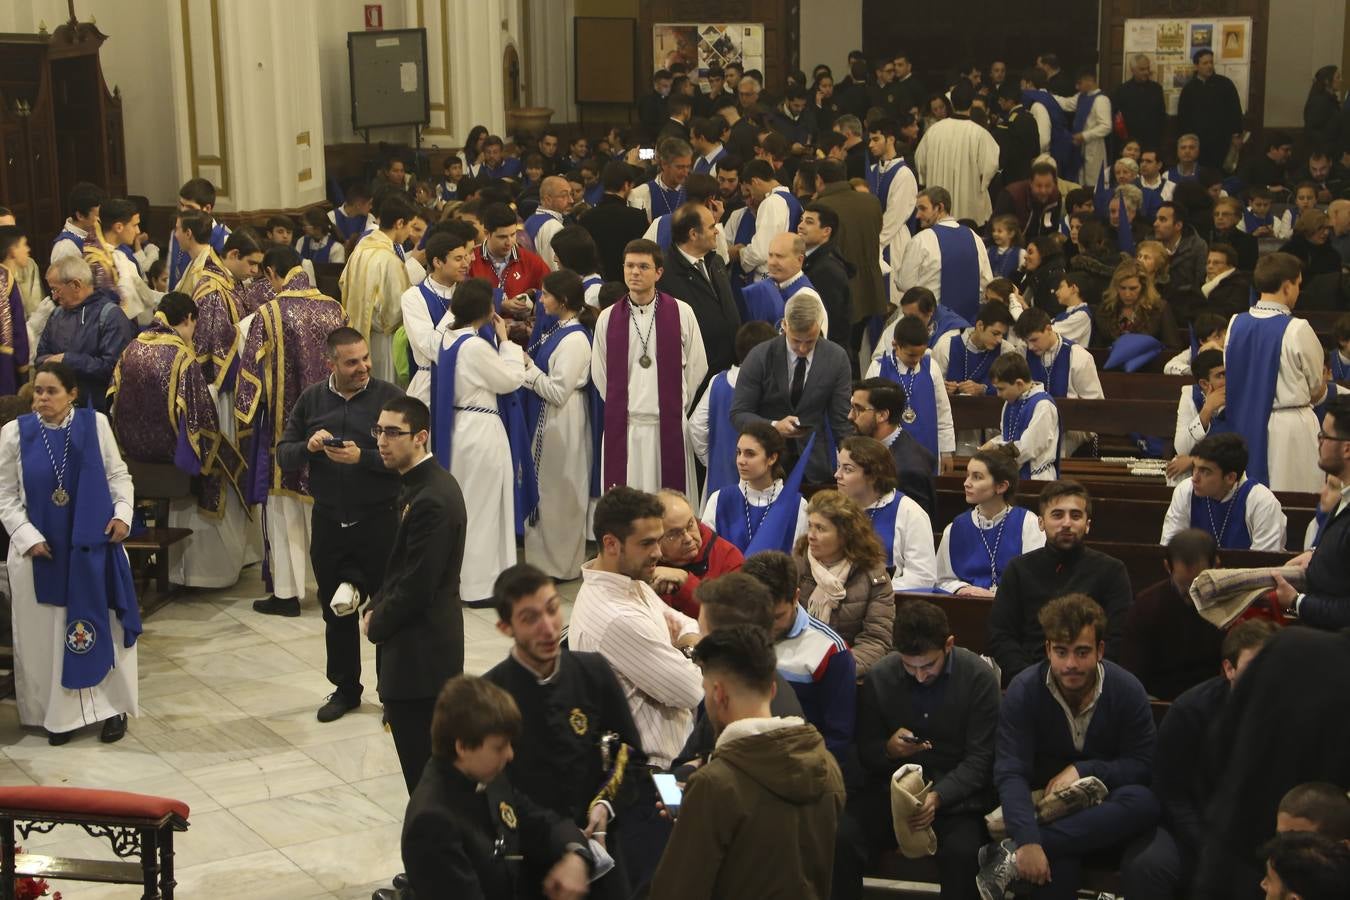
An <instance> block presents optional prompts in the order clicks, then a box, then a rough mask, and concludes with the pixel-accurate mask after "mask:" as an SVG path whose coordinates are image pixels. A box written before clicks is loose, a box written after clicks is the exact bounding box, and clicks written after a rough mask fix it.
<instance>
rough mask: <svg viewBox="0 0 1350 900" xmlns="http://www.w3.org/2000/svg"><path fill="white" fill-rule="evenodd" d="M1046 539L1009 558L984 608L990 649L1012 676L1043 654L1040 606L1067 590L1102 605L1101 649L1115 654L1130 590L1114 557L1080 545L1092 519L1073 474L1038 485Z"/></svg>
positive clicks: (1089, 502)
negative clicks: (1103, 643) (989, 605)
mask: <svg viewBox="0 0 1350 900" xmlns="http://www.w3.org/2000/svg"><path fill="white" fill-rule="evenodd" d="M1039 506H1040V513H1041V529H1042V530H1043V531H1044V532H1045V540H1046V543H1045V546H1044V547H1041V548H1040V549H1038V550H1032V551H1030V552H1029V553H1023V554H1022V555H1021V556H1019V557H1017V558H1016V559H1014V560H1013V561H1012V562H1011V563H1009V564H1008V568H1007V569H1005V570H1004V572H1003V580H1002V581H1000V582H999V585H998V593H996V594H995V595H994V607H993V609H992V610H990V613H989V655H990V656H992V657H993V658H994V662H996V663H998V665H999V668H1000V669H1002V670H1003V684H1004V685H1005V686H1006V685H1007V684H1008V682H1010V681H1012V679H1013V676H1015V675H1016V674H1017V673H1018V672H1021V671H1022V670H1023V669H1025V668H1027V667H1028V666H1033V665H1036V664H1037V663H1038V662H1040V660H1041V658H1043V657H1044V655H1045V634H1044V632H1042V631H1041V624H1040V621H1039V620H1038V619H1037V615H1038V614H1039V613H1040V610H1041V607H1042V606H1044V605H1045V604H1046V603H1048V602H1050V601H1051V600H1053V599H1054V598H1056V597H1062V596H1064V595H1065V594H1086V595H1088V596H1089V597H1091V598H1092V599H1093V600H1095V601H1097V603H1098V604H1099V605H1100V606H1101V607H1102V609H1104V610H1105V611H1106V618H1107V622H1106V654H1107V656H1108V658H1110V659H1120V649H1121V640H1122V638H1123V636H1124V633H1125V614H1126V612H1127V611H1128V610H1129V607H1130V600H1131V598H1132V597H1133V596H1134V592H1133V591H1132V590H1131V588H1130V575H1129V572H1127V571H1126V570H1125V564H1124V563H1122V562H1121V561H1120V560H1118V559H1116V558H1114V557H1111V556H1107V555H1106V554H1105V553H1099V552H1098V551H1096V550H1090V549H1088V548H1087V547H1085V546H1083V541H1084V539H1085V538H1086V537H1087V533H1088V528H1089V527H1090V526H1091V525H1092V498H1091V497H1090V496H1088V492H1087V488H1085V487H1083V486H1082V485H1081V484H1079V483H1078V482H1076V481H1052V482H1050V483H1049V484H1047V485H1046V486H1045V488H1044V489H1042V491H1041V496H1040V502H1039Z"/></svg>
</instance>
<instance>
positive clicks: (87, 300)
mask: <svg viewBox="0 0 1350 900" xmlns="http://www.w3.org/2000/svg"><path fill="white" fill-rule="evenodd" d="M47 288H48V289H49V290H50V291H51V296H52V300H53V302H55V304H56V310H55V312H53V313H52V315H51V318H49V319H48V320H47V324H46V326H45V327H44V328H43V329H42V337H41V338H39V339H38V346H37V358H36V360H35V362H36V363H37V364H38V365H41V364H42V363H44V362H64V363H65V364H66V365H68V366H70V367H71V368H72V369H74V370H75V376H76V379H77V380H78V383H79V388H80V402H81V403H83V404H88V405H90V406H92V407H94V409H97V410H98V411H100V412H104V411H105V410H106V402H105V398H106V395H107V393H108V384H109V383H110V382H111V380H112V373H113V368H114V367H116V365H117V360H118V359H119V358H120V357H121V356H122V351H123V350H124V349H126V346H127V344H129V343H131V339H132V337H133V336H134V333H133V329H132V327H131V321H130V320H129V319H127V317H126V314H125V313H123V312H122V309H121V307H120V306H118V297H117V294H116V293H114V292H113V291H111V290H105V289H96V288H95V287H94V275H93V272H92V271H91V270H90V268H89V264H88V263H87V262H85V261H84V258H83V257H79V256H67V257H64V258H62V259H59V260H57V261H56V262H54V263H52V265H51V267H50V268H48V269H47Z"/></svg>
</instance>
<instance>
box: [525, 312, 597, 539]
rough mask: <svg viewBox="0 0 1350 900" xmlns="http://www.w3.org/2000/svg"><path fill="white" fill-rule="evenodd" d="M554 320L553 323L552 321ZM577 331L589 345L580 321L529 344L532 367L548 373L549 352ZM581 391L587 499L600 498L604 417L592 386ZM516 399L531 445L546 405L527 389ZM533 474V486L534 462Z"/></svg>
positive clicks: (584, 328) (537, 515) (537, 432)
mask: <svg viewBox="0 0 1350 900" xmlns="http://www.w3.org/2000/svg"><path fill="white" fill-rule="evenodd" d="M554 321H557V320H556V319H555V320H554ZM578 329H580V330H581V333H582V334H584V335H586V340H587V342H588V343H590V342H593V339H592V338H591V333H590V332H589V331H588V330H586V327H585V326H584V325H582V324H581V323H580V322H578V323H576V324H573V325H568V326H567V327H566V328H559V329H558V330H557V331H555V332H553V333H552V334H550V335H549V336H548V338H547V339H545V340H544V342H543V343H542V344H539V345H536V344H535V343H534V342H531V344H530V346H532V347H534V348H535V349H534V352H532V353H531V354H530V358H531V359H533V360H534V364H535V365H536V366H538V367H539V369H540V371H542V372H548V361H549V359H551V358H552V356H553V351H554V350H556V349H558V345H559V344H561V343H562V339H563V338H565V337H566V336H567V335H569V334H571V333H572V332H574V331H577V330H578ZM582 390H583V391H585V392H586V402H587V412H588V420H589V422H590V429H591V446H592V450H593V452H592V453H591V496H592V497H598V496H600V423H601V420H602V419H603V417H604V408H603V406H602V405H601V402H600V392H599V391H597V390H596V389H595V385H594V384H591V383H589V382H587V384H586V386H585V387H584V388H582ZM520 397H521V400H522V401H523V403H524V406H525V430H526V433H528V434H529V435H530V439H531V441H532V442H533V441H534V439H535V438H536V437H537V436H538V434H539V428H540V424H541V423H542V422H543V421H544V407H545V406H546V404H545V402H544V398H543V397H540V396H539V395H538V394H536V393H535V392H534V391H532V390H530V389H529V388H527V387H523V388H521V389H520ZM533 446H534V444H533V443H531V447H532V448H533ZM534 475H535V483H536V484H537V483H538V480H539V466H538V461H537V460H535V472H534ZM538 517H539V510H538V508H537V507H536V509H535V511H534V515H533V516H532V517H531V519H530V521H531V522H534V521H536V520H537V519H538Z"/></svg>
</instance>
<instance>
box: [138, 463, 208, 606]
mask: <svg viewBox="0 0 1350 900" xmlns="http://www.w3.org/2000/svg"><path fill="white" fill-rule="evenodd" d="M127 471H128V472H129V473H130V474H131V482H132V484H133V485H135V488H136V502H137V504H138V505H143V506H146V507H148V508H149V510H150V516H149V518H150V519H151V520H152V521H153V522H154V526H153V527H151V528H147V529H146V530H145V531H143V532H141V533H140V534H134V535H131V536H129V537H128V538H127V539H126V540H125V541H123V542H122V546H123V547H125V548H126V551H127V554H128V555H129V556H130V557H131V560H132V563H133V564H134V565H133V567H132V571H133V572H134V573H135V574H136V576H137V578H136V581H137V587H138V588H139V589H141V612H142V613H143V614H148V613H150V612H152V611H153V610H154V609H157V608H158V607H159V606H161V605H162V604H163V603H164V602H165V601H166V600H168V598H169V593H170V589H171V587H172V585H170V583H169V548H170V547H172V546H173V545H174V544H176V543H178V542H179V541H184V540H187V539H188V538H189V537H191V536H192V529H191V528H169V527H168V521H169V502H170V501H171V500H176V499H178V498H179V497H186V496H188V495H189V494H190V493H192V479H191V478H189V477H188V475H187V474H186V473H185V472H183V471H182V470H181V469H179V468H178V467H177V466H174V465H170V464H168V463H144V462H137V461H136V460H133V459H129V460H127ZM151 577H153V579H154V585H155V594H154V596H153V597H150V596H148V592H147V591H145V590H144V587H145V586H146V585H145V582H147V581H148V580H149V579H150V578H151Z"/></svg>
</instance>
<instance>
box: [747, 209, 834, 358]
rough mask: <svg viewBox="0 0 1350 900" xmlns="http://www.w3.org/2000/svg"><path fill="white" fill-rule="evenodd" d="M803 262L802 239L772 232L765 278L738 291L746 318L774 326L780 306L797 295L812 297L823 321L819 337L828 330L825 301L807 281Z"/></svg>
mask: <svg viewBox="0 0 1350 900" xmlns="http://www.w3.org/2000/svg"><path fill="white" fill-rule="evenodd" d="M805 261H806V240H805V239H804V238H803V237H802V236H801V235H800V234H797V233H795V232H791V231H785V232H783V233H781V234H776V235H774V236H773V238H772V239H771V240H770V241H769V256H768V260H767V261H766V262H765V268H766V269H767V270H768V273H769V277H768V278H765V279H763V280H762V281H756V282H755V283H754V284H751V285H749V286H748V287H746V288H745V290H744V291H743V292H742V296H743V297H744V298H745V316H746V321H754V320H756V319H759V320H761V321H764V322H768V323H769V324H771V325H773V326H775V327H777V326H778V324H779V323H780V322H782V321H783V307H785V306H787V302H788V301H789V300H791V299H792V298H793V297H795V296H796V295H797V294H805V295H806V296H808V297H813V298H815V301H816V303H819V304H820V314H821V318H822V321H823V322H824V323H825V324H824V325H823V326H821V330H820V331H821V337H827V336H828V335H829V332H830V319H829V315H828V314H827V313H826V312H825V304H824V302H823V301H822V300H821V299H820V294H818V293H817V292H816V289H815V287H814V286H813V285H812V284H811V279H809V278H807V277H806V275H804V274H803V273H802V264H803V263H804V262H805Z"/></svg>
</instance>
